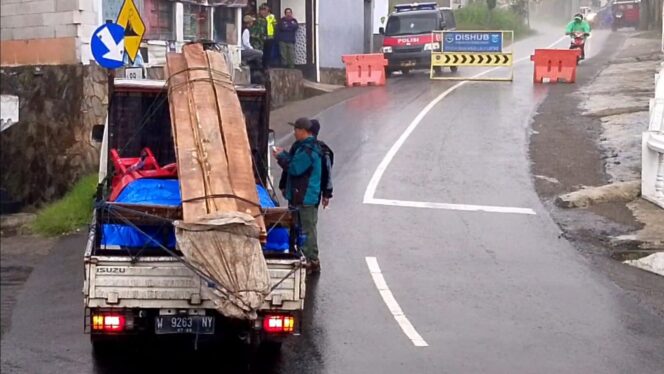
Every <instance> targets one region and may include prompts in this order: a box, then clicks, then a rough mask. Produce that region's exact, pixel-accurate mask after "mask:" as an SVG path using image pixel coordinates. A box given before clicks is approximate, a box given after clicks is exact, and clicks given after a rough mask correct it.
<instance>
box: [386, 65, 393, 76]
mask: <svg viewBox="0 0 664 374" xmlns="http://www.w3.org/2000/svg"><path fill="white" fill-rule="evenodd" d="M390 75H392V70H390V69H389V68H388V67H387V66H386V67H385V78H389V77H390Z"/></svg>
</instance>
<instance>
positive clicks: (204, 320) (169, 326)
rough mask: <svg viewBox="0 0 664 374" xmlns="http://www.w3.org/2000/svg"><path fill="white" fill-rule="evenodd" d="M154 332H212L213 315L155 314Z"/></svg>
mask: <svg viewBox="0 0 664 374" xmlns="http://www.w3.org/2000/svg"><path fill="white" fill-rule="evenodd" d="M154 331H155V333H156V334H214V317H213V316H157V317H155V319H154Z"/></svg>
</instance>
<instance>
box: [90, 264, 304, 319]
mask: <svg viewBox="0 0 664 374" xmlns="http://www.w3.org/2000/svg"><path fill="white" fill-rule="evenodd" d="M267 264H268V269H269V271H270V279H271V283H272V286H273V287H274V285H276V284H278V285H277V286H276V288H275V289H274V290H273V291H272V293H270V295H269V296H268V297H267V299H266V300H265V302H264V303H263V305H262V306H261V309H277V310H301V309H302V308H303V307H304V294H305V278H306V273H305V270H304V269H298V270H296V271H293V269H294V268H295V267H296V266H297V264H299V260H296V259H279V260H277V259H268V260H267ZM204 287H207V286H206V284H205V282H204V281H202V280H201V278H200V277H198V276H197V275H196V274H194V273H193V272H192V271H191V270H190V269H188V268H187V267H186V266H185V265H184V264H183V263H182V262H180V261H178V260H177V259H174V258H172V257H141V258H139V259H138V260H137V261H135V262H133V263H132V262H131V258H130V257H125V256H90V257H88V258H86V262H85V283H84V288H83V293H84V295H85V302H86V306H87V307H90V308H112V307H123V308H182V309H186V308H192V307H196V308H206V309H214V304H213V303H212V301H211V300H209V299H208V298H207V297H206V296H205V294H204V293H203V292H202V290H203V288H204Z"/></svg>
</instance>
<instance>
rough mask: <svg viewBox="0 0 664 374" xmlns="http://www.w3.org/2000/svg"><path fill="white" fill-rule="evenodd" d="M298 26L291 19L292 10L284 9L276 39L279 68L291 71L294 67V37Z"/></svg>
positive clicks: (295, 21) (293, 19)
mask: <svg viewBox="0 0 664 374" xmlns="http://www.w3.org/2000/svg"><path fill="white" fill-rule="evenodd" d="M298 28H299V25H298V23H297V20H296V19H295V18H293V10H292V9H291V8H286V10H285V11H284V16H283V17H282V18H281V20H280V21H279V27H278V31H279V32H278V33H277V39H278V40H279V53H280V54H281V66H282V67H288V68H289V69H293V68H294V67H295V64H294V61H295V36H296V34H297V29H298Z"/></svg>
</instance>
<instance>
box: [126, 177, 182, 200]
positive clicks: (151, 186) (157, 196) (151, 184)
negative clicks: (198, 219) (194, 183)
mask: <svg viewBox="0 0 664 374" xmlns="http://www.w3.org/2000/svg"><path fill="white" fill-rule="evenodd" d="M115 202H116V203H123V204H141V205H160V206H180V205H182V198H181V197H180V183H179V181H178V180H177V179H138V180H135V181H133V182H131V183H129V184H128V185H127V187H125V188H124V190H122V192H120V195H119V196H118V198H117V199H116V200H115Z"/></svg>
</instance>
